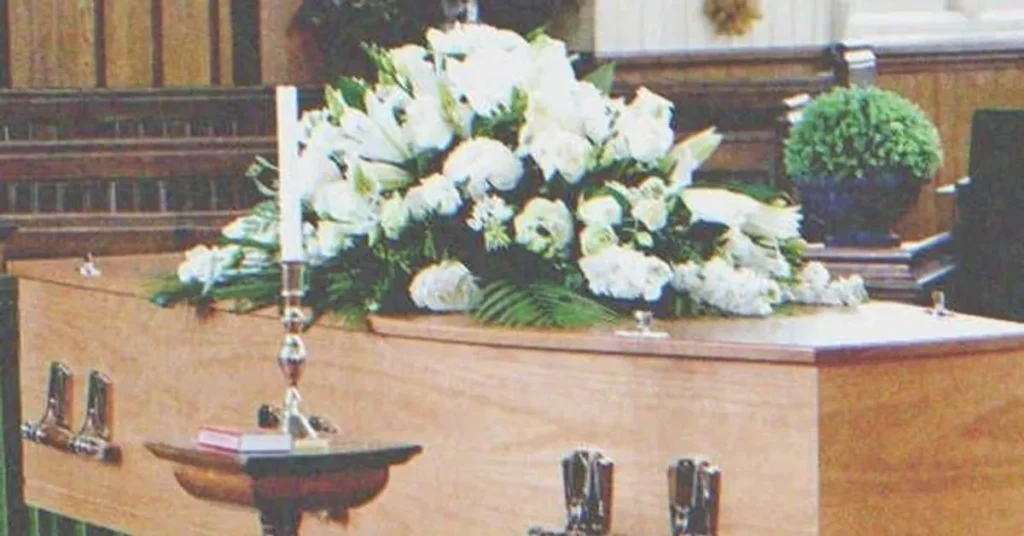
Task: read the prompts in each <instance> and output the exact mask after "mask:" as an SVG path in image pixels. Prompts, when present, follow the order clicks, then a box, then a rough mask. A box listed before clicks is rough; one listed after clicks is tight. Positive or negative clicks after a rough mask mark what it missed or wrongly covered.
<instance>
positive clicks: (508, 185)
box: [444, 138, 523, 199]
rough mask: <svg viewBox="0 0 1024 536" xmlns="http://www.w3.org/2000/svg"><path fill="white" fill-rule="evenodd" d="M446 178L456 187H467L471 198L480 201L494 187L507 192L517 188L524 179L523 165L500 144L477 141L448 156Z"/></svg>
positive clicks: (460, 146) (486, 139)
mask: <svg viewBox="0 0 1024 536" xmlns="http://www.w3.org/2000/svg"><path fill="white" fill-rule="evenodd" d="M444 175H445V176H446V177H448V178H449V179H451V180H452V182H454V183H455V184H466V187H467V190H468V191H469V192H470V195H471V197H473V198H474V199H478V198H480V197H483V196H484V195H486V194H487V191H488V190H489V189H490V188H491V187H493V188H495V189H497V190H501V191H505V192H507V191H509V190H513V189H515V187H516V186H518V185H519V179H520V178H522V176H523V163H522V162H521V161H520V160H519V158H518V157H517V156H516V155H515V153H513V152H512V150H511V149H509V148H508V147H506V146H505V144H503V143H501V142H500V141H498V140H495V139H491V138H473V139H470V140H467V141H464V142H462V143H461V144H459V145H458V147H456V148H455V150H454V151H452V153H451V154H450V155H448V159H447V160H445V163H444Z"/></svg>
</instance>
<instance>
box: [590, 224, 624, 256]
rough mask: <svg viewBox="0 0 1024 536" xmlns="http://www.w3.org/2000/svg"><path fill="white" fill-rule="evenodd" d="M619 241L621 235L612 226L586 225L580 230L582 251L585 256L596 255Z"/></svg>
mask: <svg viewBox="0 0 1024 536" xmlns="http://www.w3.org/2000/svg"><path fill="white" fill-rule="evenodd" d="M618 243H619V237H618V235H616V234H615V231H614V230H613V229H612V228H611V227H584V228H583V230H582V231H580V251H582V252H583V255H584V256H588V255H594V254H596V253H599V252H600V251H601V250H602V249H604V248H606V247H609V246H614V245H617V244H618Z"/></svg>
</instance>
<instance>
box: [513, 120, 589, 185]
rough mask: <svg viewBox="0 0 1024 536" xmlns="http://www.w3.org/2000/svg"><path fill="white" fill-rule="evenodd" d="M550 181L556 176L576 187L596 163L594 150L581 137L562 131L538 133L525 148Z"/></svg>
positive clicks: (552, 130) (553, 130) (550, 130)
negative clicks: (556, 174)
mask: <svg viewBox="0 0 1024 536" xmlns="http://www.w3.org/2000/svg"><path fill="white" fill-rule="evenodd" d="M526 151H527V152H528V153H529V154H530V156H531V157H532V158H533V160H534V162H536V163H537V166H538V167H540V169H541V172H543V174H544V180H547V181H550V180H551V179H552V178H553V177H554V176H555V173H558V174H559V175H561V176H562V179H563V180H564V181H566V182H568V183H570V184H576V183H578V182H579V181H580V179H581V178H583V175H584V174H586V172H587V171H588V170H589V169H590V168H591V167H592V166H593V164H594V163H595V158H594V157H595V155H594V146H593V145H592V144H591V143H590V141H588V140H587V139H586V138H584V137H583V136H581V135H579V134H573V133H572V132H567V131H565V130H560V129H548V130H544V131H542V132H539V133H537V135H535V136H534V137H533V139H532V140H531V141H530V143H529V145H528V146H527V147H526Z"/></svg>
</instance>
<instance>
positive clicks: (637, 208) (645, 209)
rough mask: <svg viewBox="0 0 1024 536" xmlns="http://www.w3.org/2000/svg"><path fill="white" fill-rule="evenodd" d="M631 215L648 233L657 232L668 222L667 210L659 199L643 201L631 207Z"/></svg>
mask: <svg viewBox="0 0 1024 536" xmlns="http://www.w3.org/2000/svg"><path fill="white" fill-rule="evenodd" d="M631 214H632V215H633V217H634V218H636V219H637V221H639V222H640V223H642V224H644V227H646V228H647V230H649V231H659V230H661V228H662V227H665V224H666V223H667V222H668V208H667V207H666V206H665V202H664V201H662V200H661V199H643V200H641V201H640V202H639V203H637V204H636V205H633V210H632V211H631Z"/></svg>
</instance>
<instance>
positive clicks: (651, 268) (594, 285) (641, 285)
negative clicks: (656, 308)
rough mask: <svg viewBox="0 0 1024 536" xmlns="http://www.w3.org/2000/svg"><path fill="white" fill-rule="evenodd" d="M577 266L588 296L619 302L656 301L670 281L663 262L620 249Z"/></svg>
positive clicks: (605, 251) (601, 253)
mask: <svg viewBox="0 0 1024 536" xmlns="http://www.w3.org/2000/svg"><path fill="white" fill-rule="evenodd" d="M579 266H580V270H582V271H583V275H584V277H586V279H587V285H588V287H589V288H590V291H591V292H593V293H594V294H596V295H598V296H611V297H613V298H617V299H620V300H638V299H643V300H644V301H648V302H654V301H658V300H659V299H661V294H662V290H663V289H664V287H665V285H666V284H667V283H668V282H669V280H671V279H672V268H671V267H670V266H669V265H668V263H667V262H665V261H663V260H661V259H659V258H658V257H654V256H648V255H644V254H643V253H641V252H639V251H636V250H633V249H629V248H626V247H622V246H614V245H613V246H607V247H604V248H602V249H601V250H600V251H599V252H598V253H596V254H594V255H587V256H585V257H582V258H581V259H580V260H579Z"/></svg>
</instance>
